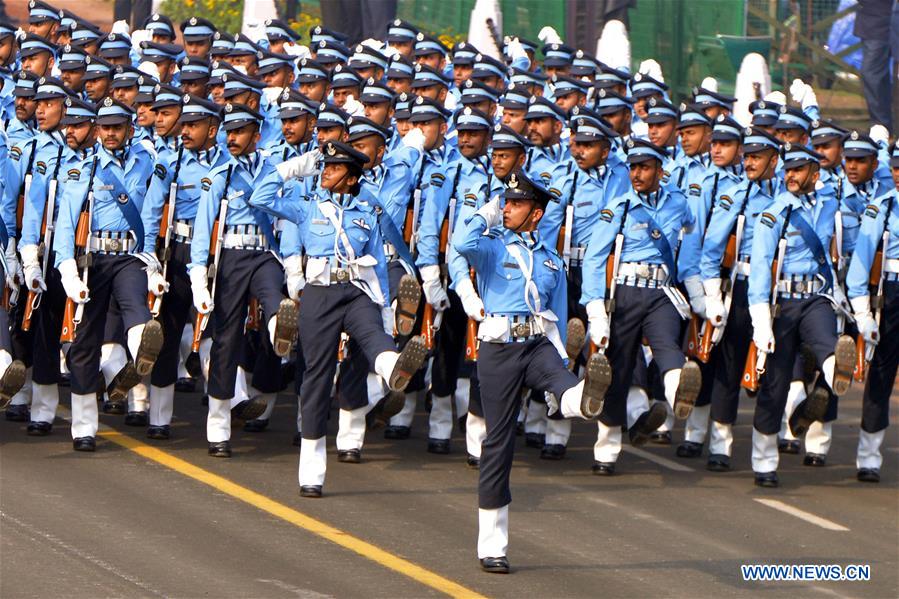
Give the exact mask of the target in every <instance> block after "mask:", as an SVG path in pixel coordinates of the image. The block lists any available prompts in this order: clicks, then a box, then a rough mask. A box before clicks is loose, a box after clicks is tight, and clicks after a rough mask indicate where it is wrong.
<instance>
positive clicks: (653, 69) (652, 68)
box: [637, 58, 665, 83]
mask: <svg viewBox="0 0 899 599" xmlns="http://www.w3.org/2000/svg"><path fill="white" fill-rule="evenodd" d="M637 72H639V73H646V74H647V75H649V76H650V77H652V78H653V79H655V80H656V81H658V82H659V83H665V77H664V75H662V65H660V64H659V63H658V62H656V60H655V59H653V58H650V59H647V60H644V61H643V62H641V63H640V68H639V69H637Z"/></svg>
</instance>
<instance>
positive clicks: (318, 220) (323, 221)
mask: <svg viewBox="0 0 899 599" xmlns="http://www.w3.org/2000/svg"><path fill="white" fill-rule="evenodd" d="M312 224H313V225H327V224H330V223H329V222H328V219H326V218H313V219H312Z"/></svg>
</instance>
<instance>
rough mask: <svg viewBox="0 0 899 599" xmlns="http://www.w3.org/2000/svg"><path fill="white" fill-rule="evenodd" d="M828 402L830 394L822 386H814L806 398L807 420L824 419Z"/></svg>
mask: <svg viewBox="0 0 899 599" xmlns="http://www.w3.org/2000/svg"><path fill="white" fill-rule="evenodd" d="M828 403H830V394H828V393H827V389H825V388H824V387H815V388H814V390H812V395H811V397H809V398H808V399H806V403H805V417H806V418H807V419H808V420H811V421H815V420H824V416H825V415H826V414H827V404H828Z"/></svg>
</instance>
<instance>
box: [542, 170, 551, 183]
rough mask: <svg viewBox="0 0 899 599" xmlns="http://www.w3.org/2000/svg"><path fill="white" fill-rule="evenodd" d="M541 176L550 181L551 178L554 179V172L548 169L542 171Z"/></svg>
mask: <svg viewBox="0 0 899 599" xmlns="http://www.w3.org/2000/svg"><path fill="white" fill-rule="evenodd" d="M540 178H541V179H546V180H547V181H549V180H550V179H552V174H550V173H548V172H546V171H543V172H542V173H540Z"/></svg>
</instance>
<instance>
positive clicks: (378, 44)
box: [359, 37, 384, 52]
mask: <svg viewBox="0 0 899 599" xmlns="http://www.w3.org/2000/svg"><path fill="white" fill-rule="evenodd" d="M359 43H360V44H361V45H363V46H366V47H368V48H372V49H374V50H377V51H378V52H380V51H381V48H383V47H384V43H383V42H382V41H380V40H376V39H374V38H371V37H370V38H368V39H367V40H363V41H361V42H359Z"/></svg>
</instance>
